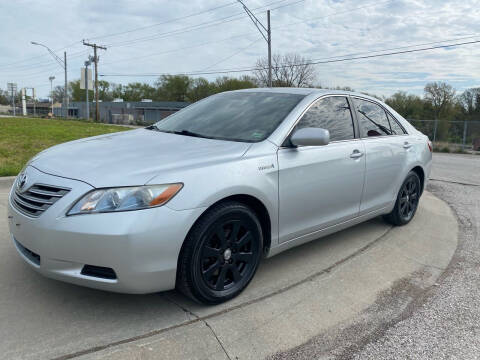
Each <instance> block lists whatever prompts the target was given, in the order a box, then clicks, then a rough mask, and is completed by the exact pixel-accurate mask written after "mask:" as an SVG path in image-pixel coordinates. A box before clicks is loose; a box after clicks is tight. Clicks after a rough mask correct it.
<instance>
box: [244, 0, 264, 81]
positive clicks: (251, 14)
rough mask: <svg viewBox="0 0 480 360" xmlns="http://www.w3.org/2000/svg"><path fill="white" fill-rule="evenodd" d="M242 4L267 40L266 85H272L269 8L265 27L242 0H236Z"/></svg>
mask: <svg viewBox="0 0 480 360" xmlns="http://www.w3.org/2000/svg"><path fill="white" fill-rule="evenodd" d="M237 1H238V2H239V3H240V4H242V6H243V10H245V12H246V13H247V15H248V16H249V17H250V19H251V20H252V21H253V24H254V25H255V26H256V28H257V29H258V31H259V32H260V34H261V35H262V37H263V38H264V39H265V41H266V42H267V46H268V87H272V29H271V27H270V10H267V27H265V26H264V25H263V24H262V23H261V22H260V20H258V19H257V17H256V16H255V15H254V14H253V13H252V12H251V11H250V9H249V8H248V7H247V6H246V5H245V4H244V3H243V0H237Z"/></svg>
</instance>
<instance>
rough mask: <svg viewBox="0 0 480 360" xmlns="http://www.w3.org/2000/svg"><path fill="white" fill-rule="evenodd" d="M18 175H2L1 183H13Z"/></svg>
mask: <svg viewBox="0 0 480 360" xmlns="http://www.w3.org/2000/svg"><path fill="white" fill-rule="evenodd" d="M15 178H16V176H2V177H0V184H7V183H13V181H14V180H15Z"/></svg>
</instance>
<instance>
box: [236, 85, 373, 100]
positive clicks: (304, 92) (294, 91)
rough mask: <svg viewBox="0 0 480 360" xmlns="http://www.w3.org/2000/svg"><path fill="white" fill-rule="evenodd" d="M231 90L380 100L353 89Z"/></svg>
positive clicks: (275, 88)
mask: <svg viewBox="0 0 480 360" xmlns="http://www.w3.org/2000/svg"><path fill="white" fill-rule="evenodd" d="M232 92H273V93H282V94H299V95H305V96H307V95H318V96H322V95H329V94H338V95H352V96H359V97H363V98H367V99H371V100H374V101H380V102H382V100H379V99H376V98H373V97H371V96H369V95H366V94H362V93H359V92H354V91H346V90H330V89H317V88H294V87H274V88H251V89H241V90H234V91H232Z"/></svg>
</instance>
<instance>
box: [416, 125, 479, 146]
mask: <svg viewBox="0 0 480 360" xmlns="http://www.w3.org/2000/svg"><path fill="white" fill-rule="evenodd" d="M408 121H409V122H410V123H411V124H412V125H413V126H415V128H416V129H418V130H420V131H421V132H423V133H424V134H425V135H427V136H428V137H429V139H430V140H431V141H432V142H433V144H434V148H435V150H436V151H444V152H464V151H465V152H471V151H480V120H465V121H446V120H414V119H409V120H408Z"/></svg>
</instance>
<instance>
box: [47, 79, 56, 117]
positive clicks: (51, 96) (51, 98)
mask: <svg viewBox="0 0 480 360" xmlns="http://www.w3.org/2000/svg"><path fill="white" fill-rule="evenodd" d="M48 80H50V102H51V103H52V117H53V80H55V76H50V77H49V78H48Z"/></svg>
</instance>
